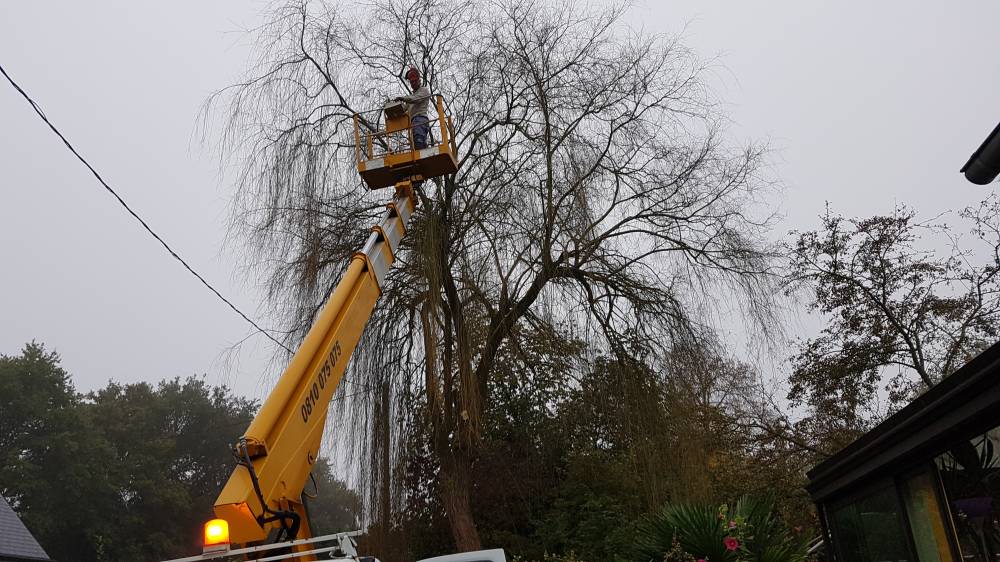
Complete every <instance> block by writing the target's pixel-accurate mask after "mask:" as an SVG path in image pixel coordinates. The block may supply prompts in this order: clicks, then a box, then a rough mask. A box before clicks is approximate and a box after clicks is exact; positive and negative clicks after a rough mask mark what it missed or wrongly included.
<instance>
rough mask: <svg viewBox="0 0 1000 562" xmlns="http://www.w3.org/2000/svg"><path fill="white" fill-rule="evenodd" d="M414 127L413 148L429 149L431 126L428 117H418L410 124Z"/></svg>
mask: <svg viewBox="0 0 1000 562" xmlns="http://www.w3.org/2000/svg"><path fill="white" fill-rule="evenodd" d="M410 123H411V124H412V125H413V148H415V149H417V150H420V149H421V148H427V140H428V137H429V136H430V134H431V124H430V121H429V120H428V119H427V116H426V115H417V116H414V117H413V120H412V121H411V122H410Z"/></svg>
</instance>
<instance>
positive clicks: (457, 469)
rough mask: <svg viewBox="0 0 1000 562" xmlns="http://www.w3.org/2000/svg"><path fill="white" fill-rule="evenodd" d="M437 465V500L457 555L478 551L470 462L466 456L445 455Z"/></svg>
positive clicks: (478, 543) (479, 546)
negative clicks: (439, 477)
mask: <svg viewBox="0 0 1000 562" xmlns="http://www.w3.org/2000/svg"><path fill="white" fill-rule="evenodd" d="M441 456H442V457H444V458H447V460H446V461H445V462H442V463H441V500H442V501H443V502H444V509H445V512H446V513H447V515H448V523H449V524H450V525H451V535H452V537H453V538H454V539H455V547H456V548H457V549H458V551H459V552H469V551H472V550H482V548H483V547H482V543H481V542H480V541H479V530H478V529H476V522H475V520H474V519H473V518H472V501H471V500H472V498H471V492H472V462H471V459H469V458H468V457H467V456H466V455H462V454H455V453H453V452H452V453H445V454H444V455H441Z"/></svg>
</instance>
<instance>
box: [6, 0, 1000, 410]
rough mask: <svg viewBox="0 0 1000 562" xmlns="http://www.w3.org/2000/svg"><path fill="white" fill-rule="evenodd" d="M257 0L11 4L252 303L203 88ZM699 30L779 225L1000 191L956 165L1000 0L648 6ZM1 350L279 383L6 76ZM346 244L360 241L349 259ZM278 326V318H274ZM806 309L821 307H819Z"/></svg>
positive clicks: (230, 72) (94, 123) (78, 106)
mask: <svg viewBox="0 0 1000 562" xmlns="http://www.w3.org/2000/svg"><path fill="white" fill-rule="evenodd" d="M263 6H264V3H263V2H260V1H255V2H249V1H236V0H212V1H211V2H204V1H194V0H184V1H175V2H165V3H154V2H135V1H114V2H111V1H107V2H79V1H69V0H63V1H59V2H15V1H13V0H0V63H2V64H3V65H4V67H5V68H6V69H7V71H8V72H9V73H11V74H12V76H13V77H14V79H15V80H17V81H19V82H20V83H21V85H22V86H23V87H24V88H26V89H27V90H28V91H29V92H30V93H31V94H32V95H33V96H34V98H35V99H36V101H38V102H39V103H40V104H41V105H42V107H43V108H44V109H45V111H46V112H47V115H48V116H49V118H50V119H52V120H53V121H54V122H55V123H56V125H57V126H58V127H60V128H61V129H62V131H63V132H64V134H66V135H67V136H68V137H69V139H70V140H71V142H73V143H74V144H75V145H76V147H77V149H78V150H80V151H81V153H82V154H83V155H84V156H86V157H87V158H88V159H89V160H90V161H91V163H92V164H94V165H95V166H96V167H97V168H98V170H99V171H101V172H102V173H103V175H104V177H105V179H107V180H108V181H109V182H110V183H111V184H112V185H113V186H114V187H116V188H117V189H118V191H119V193H120V194H121V195H122V196H123V197H124V198H125V199H126V200H127V201H128V202H130V204H132V205H133V207H134V208H136V209H137V211H138V212H139V213H140V214H141V215H142V216H143V217H145V218H146V219H147V220H148V221H149V223H150V224H151V225H152V226H153V228H154V229H156V230H157V231H159V233H160V234H161V235H162V236H164V238H166V240H167V241H168V242H169V243H170V244H171V245H173V246H174V247H175V249H177V250H178V251H179V252H180V253H181V255H183V256H184V257H185V258H186V259H187V260H188V261H189V262H191V263H192V265H194V267H195V268H196V269H198V270H199V271H200V272H202V273H203V274H204V275H205V276H206V277H207V278H208V279H209V280H210V281H211V282H213V283H214V284H216V285H217V287H218V288H219V289H220V290H222V292H223V293H224V294H226V295H227V296H229V297H230V298H231V299H232V300H233V301H234V302H235V303H236V304H237V305H238V306H239V307H240V308H241V309H243V310H244V311H245V312H248V313H251V314H253V315H256V313H257V312H258V309H257V305H258V302H259V295H258V294H257V293H256V292H255V291H254V290H253V288H252V287H248V286H247V285H246V284H245V283H243V282H242V280H241V278H240V277H239V276H238V269H239V267H240V263H239V259H238V256H236V255H234V254H233V253H232V252H229V251H224V249H223V239H224V236H225V232H226V212H227V204H228V200H229V196H230V192H231V188H230V186H228V185H226V184H225V183H220V182H219V180H218V176H217V173H216V161H215V160H214V159H213V155H212V154H211V153H210V152H209V151H208V150H207V149H206V148H204V147H203V146H201V145H200V144H199V143H198V142H197V141H196V140H195V139H194V137H193V132H194V129H195V125H196V117H197V112H198V109H199V106H200V105H201V103H202V102H203V101H204V100H205V98H206V96H207V95H208V94H209V93H211V92H212V91H213V90H216V89H219V88H221V87H224V86H226V85H228V84H229V83H231V82H232V81H233V80H235V79H236V78H237V77H238V76H239V75H240V73H241V72H242V71H243V69H244V68H245V65H246V57H247V54H248V47H247V45H246V41H247V37H246V36H244V35H242V34H241V33H240V30H241V29H244V28H247V27H252V26H254V25H257V24H259V23H260V21H261V20H260V17H261V13H260V10H261V9H262V8H263ZM629 20H630V21H631V22H632V23H633V24H634V25H636V26H642V27H644V28H645V29H647V30H648V31H657V32H667V33H677V32H683V36H684V38H685V40H684V42H685V43H686V44H687V45H688V46H689V47H691V48H693V49H694V50H695V51H696V52H698V53H699V54H701V55H702V56H705V57H711V56H716V55H719V56H720V58H719V66H718V68H717V70H715V71H714V73H713V81H714V82H715V86H716V88H717V92H718V94H719V95H720V97H721V98H722V99H724V100H725V101H726V102H727V103H728V105H729V113H730V115H731V117H732V119H733V121H734V124H733V127H732V129H731V136H732V138H733V139H734V140H737V141H740V140H748V139H756V140H763V141H767V142H769V143H770V144H771V146H772V147H773V148H774V153H773V155H772V163H773V168H772V170H771V173H772V175H773V176H774V177H776V178H777V179H779V180H780V181H781V183H782V184H783V185H784V186H785V190H784V194H783V196H782V198H781V200H780V201H777V203H778V204H779V205H780V208H781V209H782V211H783V213H784V215H785V217H786V219H785V222H784V223H783V224H782V225H781V227H780V228H779V229H778V231H777V232H776V235H780V234H782V233H783V232H784V231H787V230H788V229H792V228H810V227H813V226H814V225H815V224H816V215H818V214H819V213H820V212H821V211H822V209H823V205H824V201H827V200H829V201H830V202H831V204H832V205H833V207H834V208H835V209H837V210H839V211H842V212H844V213H846V214H851V215H870V214H873V213H877V212H886V211H889V210H890V209H891V208H892V207H893V205H895V204H896V203H898V202H905V203H908V204H911V205H912V206H914V207H916V208H917V209H918V210H920V211H921V212H922V213H925V214H927V215H932V214H937V213H940V212H942V211H944V210H948V209H957V208H960V207H962V206H964V205H966V204H968V203H971V202H974V201H977V200H979V199H980V198H982V197H983V196H984V195H985V193H986V191H987V190H986V189H985V188H982V187H977V186H973V185H972V184H968V183H966V182H965V181H964V180H963V178H962V177H961V176H960V175H959V174H958V168H959V167H960V166H961V165H962V164H963V163H964V162H965V159H966V158H967V157H968V156H969V154H970V153H971V152H972V151H973V150H974V149H975V148H976V147H977V146H978V144H979V143H980V142H981V141H982V139H983V138H985V136H986V134H987V133H988V132H989V131H990V130H991V129H992V127H993V126H994V125H996V123H997V121H998V120H1000V103H997V99H998V97H997V92H998V91H1000V88H998V86H1000V72H998V70H1000V68H998V63H997V57H996V54H997V53H996V46H995V43H996V36H997V23H996V22H998V21H1000V2H996V1H995V0H989V1H988V0H980V1H976V2H973V1H969V2H944V1H939V2H930V1H923V2H913V1H909V2H904V1H894V2H851V3H848V2H833V1H829V2H802V1H801V0H790V1H782V2H777V1H770V2H721V1H720V2H712V1H706V0H700V1H696V0H684V1H660V2H653V1H647V2H639V3H637V5H636V7H635V9H634V10H633V11H632V12H631V13H630V15H629ZM0 133H2V134H0V272H2V275H0V353H6V354H13V353H17V352H18V351H19V349H20V348H21V347H22V346H23V344H24V343H25V342H27V341H31V340H32V339H34V340H37V341H40V342H44V343H45V344H46V345H47V346H49V347H50V348H51V349H55V350H57V351H59V352H60V354H61V355H62V357H63V365H64V367H65V368H66V369H67V370H68V371H69V372H70V373H71V374H72V375H73V377H74V380H75V382H76V384H77V387H78V388H79V389H81V390H90V389H94V388H97V387H100V386H103V385H104V384H105V383H106V382H107V380H108V379H115V380H118V381H122V382H133V381H139V380H148V381H157V380H160V379H163V378H166V377H173V376H185V375H188V374H202V373H204V374H207V375H208V380H209V381H210V382H213V383H217V382H228V383H230V384H232V385H233V386H234V387H235V388H236V389H237V390H238V391H239V392H241V393H244V394H248V395H251V396H257V397H259V396H261V395H262V393H263V392H264V388H263V386H262V385H261V383H260V381H261V380H265V379H268V378H269V379H270V380H273V378H274V374H273V373H270V372H268V369H269V367H268V365H267V361H266V359H267V357H268V356H269V354H270V351H271V348H270V347H269V345H268V342H267V340H264V339H263V338H260V337H259V336H258V337H257V338H255V339H254V340H252V341H253V342H255V345H252V346H251V347H249V348H247V350H246V352H245V353H244V354H243V355H242V361H241V362H240V363H239V364H237V365H235V366H234V368H233V369H230V370H228V371H226V370H225V369H224V368H223V367H224V365H225V364H226V361H224V360H223V354H224V351H225V349H226V348H227V347H229V346H230V345H232V344H233V343H235V342H236V341H238V340H240V339H242V338H243V337H245V336H246V335H247V334H248V333H249V330H248V327H247V326H246V325H245V323H244V321H243V320H242V319H240V318H239V317H237V316H236V315H235V314H234V313H233V312H232V311H231V310H229V309H228V308H227V307H226V306H225V305H224V304H222V303H221V302H219V301H218V300H217V299H216V298H215V297H214V296H213V295H211V294H210V293H209V292H208V291H207V290H206V289H204V287H202V286H201V285H200V284H198V283H197V281H196V280H194V279H193V278H192V277H191V276H190V275H189V274H188V273H187V272H186V271H184V270H183V269H182V268H181V267H180V265H179V264H178V263H176V262H175V261H173V260H172V259H170V258H169V257H168V256H167V255H166V254H165V252H164V251H163V250H162V249H161V248H160V247H159V246H158V244H157V243H156V242H155V241H153V240H152V239H151V238H149V237H148V236H147V235H146V234H145V233H144V232H143V231H142V230H141V229H140V228H139V226H138V225H137V224H136V223H135V222H134V221H133V219H132V218H131V217H129V216H127V215H126V214H125V213H124V212H123V211H122V209H121V208H120V207H119V206H118V205H117V203H115V202H114V200H113V199H112V198H111V197H110V196H109V194H107V193H106V192H105V191H104V190H103V188H101V186H100V185H99V184H97V183H96V181H95V180H94V179H93V178H92V177H91V176H90V175H89V173H88V172H87V171H86V169H84V168H83V167H82V165H80V164H79V163H78V162H77V161H76V160H75V159H74V158H73V157H72V156H71V155H70V154H69V153H68V152H67V151H66V150H65V149H64V148H63V147H62V145H61V143H60V142H59V141H58V139H56V138H55V137H54V136H53V135H52V134H51V133H50V132H49V131H48V130H47V128H46V127H45V126H44V124H43V123H41V121H40V120H39V119H38V118H37V117H36V116H35V115H34V114H33V113H32V112H31V110H30V108H29V107H28V106H27V105H26V104H25V103H24V102H23V100H22V99H21V98H20V97H19V96H18V95H17V94H16V93H15V92H14V91H13V90H12V89H11V88H9V87H8V86H7V85H6V84H0ZM346 258H347V256H345V259H346ZM260 322H261V323H263V324H264V325H267V324H268V319H267V318H260ZM807 323H808V322H807Z"/></svg>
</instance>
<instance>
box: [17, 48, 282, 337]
mask: <svg viewBox="0 0 1000 562" xmlns="http://www.w3.org/2000/svg"><path fill="white" fill-rule="evenodd" d="M0 73H2V74H3V76H4V78H6V79H7V81H8V82H10V85H11V86H13V87H14V89H15V90H17V91H18V93H19V94H21V96H22V97H23V98H24V99H25V100H27V102H28V104H29V105H31V108H32V109H34V110H35V113H37V114H38V116H39V117H40V118H41V119H42V121H44V122H45V124H46V125H48V126H49V129H52V132H53V133H55V134H56V136H57V137H59V139H60V140H62V142H63V144H65V145H66V148H68V149H69V151H70V152H72V153H73V155H74V156H76V158H77V159H78V160H79V161H80V162H82V163H83V165H84V166H86V167H87V169H88V170H90V173H92V174H93V175H94V177H95V178H97V181H99V182H101V185H103V186H104V189H106V190H108V192H109V193H111V195H113V196H114V198H115V199H117V200H118V202H119V203H120V204H121V206H122V207H124V208H125V210H126V211H128V213H129V214H130V215H132V217H133V218H135V220H137V221H139V224H141V225H142V227H143V228H145V229H146V232H148V233H149V234H150V235H152V237H153V238H155V239H156V241H157V242H159V243H160V244H161V245H162V246H163V247H164V248H165V249H166V250H167V252H169V253H170V255H171V256H173V257H174V259H176V260H177V261H179V262H180V263H181V265H183V266H184V268H185V269H187V270H188V271H189V272H190V273H191V274H192V275H194V276H195V277H197V278H198V280H199V281H201V283H202V285H204V286H206V287H208V289H209V290H210V291H212V292H213V293H215V296H217V297H219V298H220V299H221V300H222V302H224V303H226V304H227V305H229V308H231V309H233V310H234V311H235V312H236V314H239V315H240V316H242V317H243V319H244V320H246V321H247V322H249V323H250V325H251V326H253V327H254V328H256V329H257V331H259V332H260V333H262V334H264V335H265V336H267V338H268V339H270V340H271V341H272V342H274V343H276V344H277V345H278V346H280V347H282V348H283V349H284V350H285V351H287V352H288V353H292V350H291V349H289V348H288V346H286V345H285V344H283V343H281V342H280V341H278V340H277V339H276V338H275V337H274V336H272V335H271V334H270V333H269V332H268V331H267V330H265V329H264V328H261V327H260V326H258V325H257V323H256V322H254V321H253V320H251V319H250V317H249V316H247V315H246V314H244V313H243V311H241V310H240V309H238V308H236V305H235V304H233V303H232V302H230V301H229V299H227V298H226V297H224V296H222V293H220V292H219V291H218V290H217V289H216V288H215V287H213V286H212V285H211V284H210V283H209V282H208V281H206V280H205V278H204V277H202V276H201V275H200V274H199V273H198V272H197V271H195V270H194V268H193V267H191V266H190V265H189V264H188V263H187V262H186V261H184V258H182V257H181V256H180V255H178V254H177V252H175V251H174V250H173V248H171V247H170V245H168V244H167V243H166V241H164V240H163V238H160V236H159V235H158V234H157V233H156V232H154V231H153V229H152V228H151V227H150V226H149V225H148V224H147V223H146V221H145V220H143V219H142V217H140V216H139V215H138V214H137V213H136V212H135V211H134V210H132V208H131V207H129V205H128V203H126V202H125V200H124V199H122V197H121V196H120V195H118V193H117V192H116V191H115V190H114V189H113V188H112V187H111V186H110V185H108V183H107V182H106V181H104V178H102V177H101V174H99V173H97V170H95V169H94V167H93V166H91V165H90V162H87V160H86V159H85V158H84V157H83V156H81V155H80V153H79V152H77V151H76V149H75V148H73V145H72V144H70V142H69V141H68V140H67V139H66V137H65V136H63V134H62V133H61V132H59V129H57V128H56V126H55V125H53V124H52V122H51V121H49V119H48V117H46V116H45V112H43V111H42V108H41V107H40V106H39V105H38V104H37V103H35V100H33V99H31V96H29V95H28V93H27V92H25V91H24V89H23V88H21V86H19V85H18V84H17V82H15V81H14V79H13V78H11V77H10V75H9V74H7V71H6V70H5V69H4V67H3V65H2V64H0Z"/></svg>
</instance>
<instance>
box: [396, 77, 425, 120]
mask: <svg viewBox="0 0 1000 562" xmlns="http://www.w3.org/2000/svg"><path fill="white" fill-rule="evenodd" d="M399 99H401V100H403V101H404V102H406V113H407V114H409V116H410V120H411V121H412V120H413V118H414V117H416V116H417V115H423V116H424V117H426V118H427V119H428V120H430V118H431V115H430V106H431V101H430V100H431V90H430V88H428V87H427V86H420V87H419V88H417V89H416V90H415V91H414V92H413V93H412V94H410V95H408V96H403V97H401V98H399Z"/></svg>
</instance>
